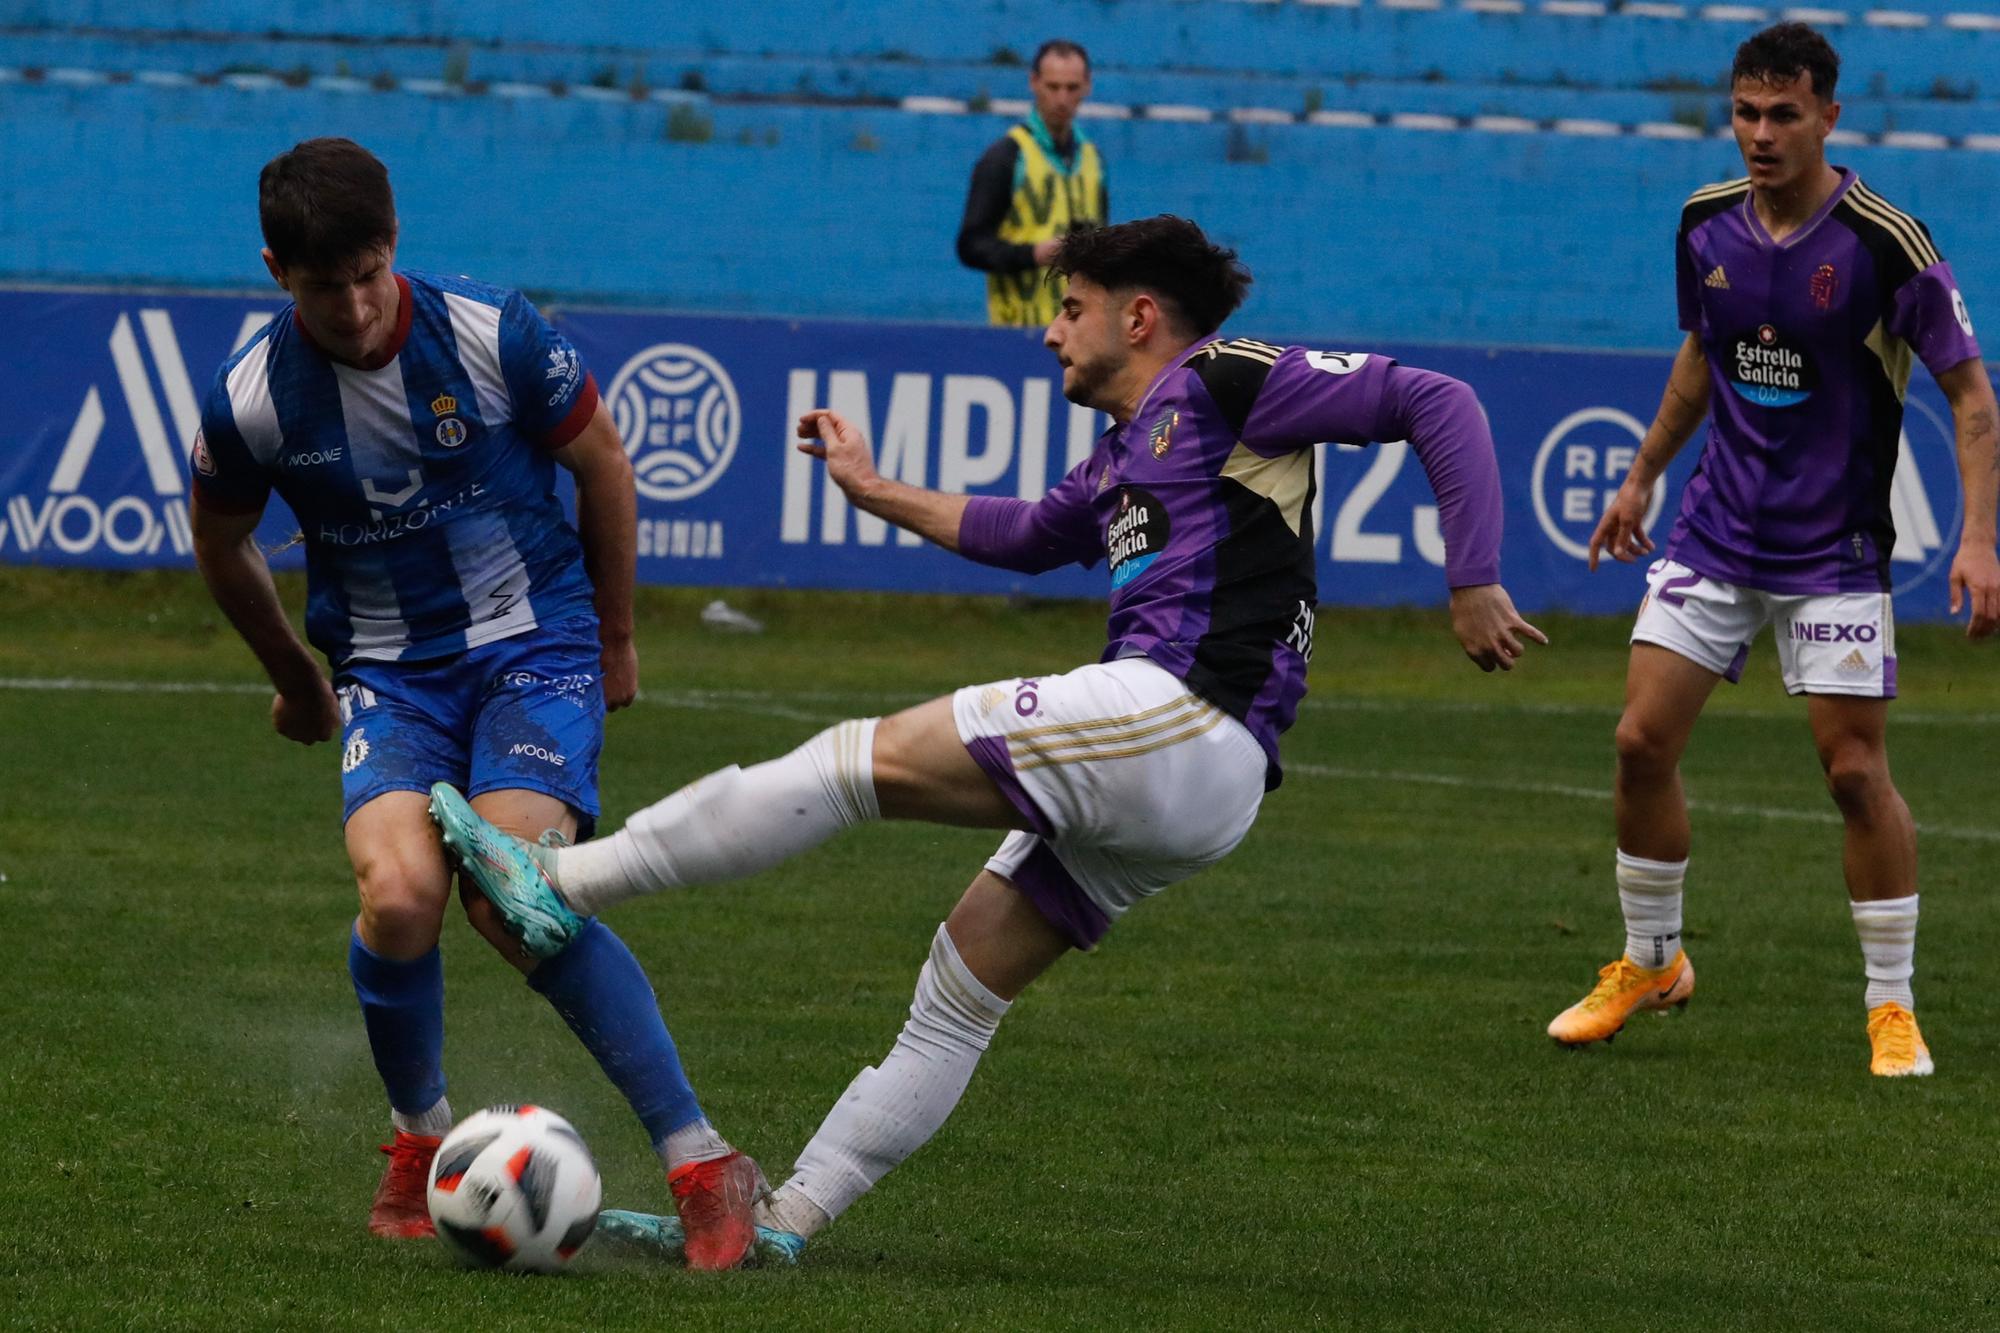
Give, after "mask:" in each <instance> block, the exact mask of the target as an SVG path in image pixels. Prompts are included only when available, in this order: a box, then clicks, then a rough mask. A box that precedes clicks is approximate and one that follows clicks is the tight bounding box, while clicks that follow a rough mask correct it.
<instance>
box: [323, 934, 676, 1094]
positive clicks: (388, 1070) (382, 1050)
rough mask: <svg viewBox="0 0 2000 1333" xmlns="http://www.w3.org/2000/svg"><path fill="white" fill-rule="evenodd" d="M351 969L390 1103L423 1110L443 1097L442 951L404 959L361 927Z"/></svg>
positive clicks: (350, 946) (350, 954) (354, 938)
mask: <svg viewBox="0 0 2000 1333" xmlns="http://www.w3.org/2000/svg"><path fill="white" fill-rule="evenodd" d="M628 956H629V955H628ZM347 971H348V974H349V975H350V976H352V977H353V978H354V994H355V996H356V998H358V999H359V1000H360V1001H361V1021H362V1022H363V1023H365V1024H366V1025H367V1027H368V1048H369V1050H371V1051H372V1052H374V1055H375V1069H376V1072H377V1073H379V1074H381V1075H382V1086H383V1087H385V1088H387V1089H388V1091H389V1105H390V1106H392V1107H394V1108H395V1109H396V1110H398V1111H401V1112H402V1113H403V1114H405V1115H411V1116H415V1115H421V1114H423V1113H424V1112H425V1111H428V1110H430V1109H431V1108H432V1107H433V1106H436V1105H437V1103H438V1101H439V1099H441V1098H442V1097H443V1096H444V965H443V963H442V962H441V961H440V960H439V958H438V951H437V950H436V949H435V948H433V949H432V950H431V951H430V952H429V953H427V954H425V955H424V956H423V957H421V958H413V959H411V960H410V961H409V962H399V961H397V960H396V959H394V958H384V957H382V956H381V955H380V954H378V953H375V952H374V951H372V950H371V949H369V947H368V946H367V945H365V944H363V943H362V942H361V935H360V933H359V932H358V931H356V932H353V933H352V934H350V936H349V938H348V942H347ZM675 1069H676V1070H677V1071H678V1069H679V1066H678V1065H676V1066H675Z"/></svg>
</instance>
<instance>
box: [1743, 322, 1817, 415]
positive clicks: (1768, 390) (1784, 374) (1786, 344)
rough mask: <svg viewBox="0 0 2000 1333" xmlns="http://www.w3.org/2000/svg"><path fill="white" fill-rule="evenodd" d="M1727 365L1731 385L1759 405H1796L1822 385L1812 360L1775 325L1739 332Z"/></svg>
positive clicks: (1762, 325)
mask: <svg viewBox="0 0 2000 1333" xmlns="http://www.w3.org/2000/svg"><path fill="white" fill-rule="evenodd" d="M1727 364H1728V366H1729V368H1730V371H1731V374H1730V378H1729V387H1730V388H1732V389H1734V390H1736V392H1737V394H1738V395H1739V396H1740V397H1742V398H1745V399H1747V400H1749V401H1750V402H1753V403H1755V404H1757V406H1759V407H1796V406H1798V405H1799V404H1800V403H1803V402H1804V401H1805V400H1806V399H1808V398H1810V397H1812V395H1813V390H1814V389H1817V388H1818V387H1819V375H1818V372H1817V371H1815V370H1814V369H1813V365H1812V362H1811V361H1809V360H1808V359H1807V358H1806V354H1805V353H1804V352H1803V351H1801V350H1799V349H1798V348H1797V347H1794V346H1793V345H1792V344H1791V342H1790V340H1788V339H1787V338H1786V337H1785V335H1784V334H1782V333H1780V332H1779V331H1778V329H1777V327H1776V326H1775V325H1772V324H1760V325H1758V326H1757V328H1756V329H1755V330H1754V331H1753V332H1750V333H1742V334H1738V335H1737V336H1736V337H1735V338H1734V339H1733V340H1732V341H1731V342H1730V344H1729V357H1728V362H1727Z"/></svg>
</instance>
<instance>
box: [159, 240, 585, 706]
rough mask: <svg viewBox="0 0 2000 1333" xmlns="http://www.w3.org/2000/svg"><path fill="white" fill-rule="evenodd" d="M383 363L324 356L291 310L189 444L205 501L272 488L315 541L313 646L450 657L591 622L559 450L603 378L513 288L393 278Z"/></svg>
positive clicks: (409, 657) (236, 359)
mask: <svg viewBox="0 0 2000 1333" xmlns="http://www.w3.org/2000/svg"><path fill="white" fill-rule="evenodd" d="M396 283H397V288H398V295H399V298H400V302H401V307H400V310H399V312H398V317H397V330H396V333H395V335H394V337H393V339H392V340H391V345H390V347H389V348H388V349H387V351H388V355H387V356H386V358H385V359H384V360H383V361H382V362H381V364H379V365H374V366H369V367H357V366H349V365H344V364H342V363H340V362H337V361H334V360H332V359H331V358H329V357H328V356H327V355H326V354H325V353H324V352H322V351H321V350H320V349H319V348H318V347H316V346H315V345H314V344H313V342H312V339H311V338H310V337H309V336H308V335H307V334H306V331H305V326H304V325H303V324H301V323H299V322H298V320H297V319H296V312H295V310H294V308H293V307H290V306H287V307H286V308H285V309H284V310H283V311H280V312H279V314H278V316H277V318H276V319H274V320H272V322H271V323H269V324H267V325H266V326H265V327H264V329H263V331H262V332H260V333H258V334H257V335H256V336H255V337H253V338H252V339H251V340H250V341H249V342H248V343H247V344H245V345H244V347H243V348H242V349H241V350H239V351H238V352H237V353H236V354H235V355H234V356H232V357H230V358H229V360H228V361H226V362H224V363H223V366H222V369H221V371H220V372H218V373H217V375H216V380H215V386H214V388H212V389H211V390H210V391H209V395H208V399H207V401H206V402H205V403H204V404H203V407H202V429H201V434H200V435H199V436H198V437H197V438H196V441H195V449H194V467H193V471H194V481H195V489H196V493H197V495H198V496H199V498H200V501H201V503H202V505H203V506H204V507H207V508H211V509H214V510H216V511H218V512H224V513H256V512H258V511H260V510H262V509H263V507H264V504H265V500H266V498H267V497H268V496H269V494H270V492H271V491H273V490H276V491H277V492H278V494H279V495H280V496H282V497H283V498H284V501H285V503H286V504H287V505H289V506H290V507H291V510H292V513H293V514H294V515H296V516H297V518H298V520H299V525H300V528H301V531H302V532H303V534H304V537H305V547H306V637H307V638H308V639H310V640H311V642H312V644H313V646H314V647H316V648H318V649H319V650H320V651H321V652H323V653H325V654H326V656H327V659H328V660H329V661H330V662H332V663H333V664H334V665H335V666H336V667H338V666H340V665H341V664H343V663H345V662H348V661H351V660H361V661H416V660H425V659H430V658H437V657H443V656H447V655H449V654H451V653H456V652H462V651H464V650H466V649H469V648H477V647H479V646H480V645H481V644H486V643H491V642H493V641H495V640H498V639H504V638H508V637H510V636H512V635H516V634H522V633H526V632H527V631H529V630H531V629H534V628H535V627H536V626H538V625H548V624H553V623H555V622H556V621H559V620H564V619H567V618H569V617H571V616H575V615H581V614H587V613H589V612H590V610H591V607H592V602H591V586H590V580H589V578H588V577H587V576H586V575H585V573H584V569H583V553H582V547H581V544H580V543H579V541H578V540H577V535H576V532H575V530H574V529H572V528H571V527H570V525H569V523H568V521H567V519H566V518H565V517H564V514H563V508H562V504H561V502H560V501H559V500H558V499H557V498H556V494H555V462H554V459H553V457H552V452H553V451H554V450H555V449H559V448H561V447H562V446H563V445H565V444H567V443H569V442H570V441H571V440H572V439H574V438H575V437H576V436H577V435H578V434H580V433H581V432H582V430H583V428H584V427H585V426H586V425H588V424H589V423H590V419H591V416H592V414H593V413H594V412H595V411H596V408H597V386H596V381H595V380H593V379H592V378H591V376H590V373H589V372H588V371H587V370H585V369H584V368H583V365H582V363H581V362H580V361H579V360H578V359H577V354H576V349H575V348H573V347H571V346H570V344H569V341H568V339H566V338H564V337H563V336H562V335H561V334H560V333H557V332H556V331H555V330H554V329H553V328H551V327H550V326H549V324H548V322H547V321H546V320H544V319H543V318H542V317H541V315H540V314H539V313H537V312H536V310H535V308H534V307H533V306H532V305H530V304H529V303H528V301H527V299H526V298H525V297H523V296H522V295H521V294H520V293H519V292H513V291H508V290H505V289H503V288H498V287H489V286H487V285H485V284H483V283H477V282H473V281H471V280H470V279H466V278H446V277H432V276H427V275H424V274H417V273H411V274H402V273H399V274H397V275H396Z"/></svg>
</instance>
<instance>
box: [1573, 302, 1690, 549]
mask: <svg viewBox="0 0 2000 1333" xmlns="http://www.w3.org/2000/svg"><path fill="white" fill-rule="evenodd" d="M1708 395H1709V377H1708V362H1707V360H1706V359H1705V358H1704V357H1703V356H1702V354H1701V339H1699V338H1697V337H1696V336H1695V335H1694V334H1692V333H1690V334H1688V335H1687V337H1686V338H1684V339H1682V341H1681V349H1680V351H1679V352H1677V353H1675V354H1674V368H1673V370H1672V371H1671V372H1669V373H1668V375H1667V390H1666V392H1665V393H1664V394H1662V395H1661V396H1660V410H1659V411H1658V412H1657V413H1656V414H1654V417H1653V424H1652V426H1651V427H1650V428H1648V430H1647V431H1646V438H1645V439H1644V440H1643V441H1642V442H1641V443H1640V445H1639V454H1638V456H1637V457H1636V458H1634V459H1633V460H1632V469H1631V471H1629V472H1627V473H1626V474H1625V481H1624V483H1623V484H1622V485H1620V486H1619V488H1618V494H1617V495H1616V496H1614V497H1613V498H1612V501H1611V503H1610V504H1609V505H1607V506H1606V507H1605V510H1604V516H1603V517H1602V518H1600V519H1598V520H1597V529H1596V531H1594V532H1592V533H1591V534H1590V568H1591V569H1592V570H1593V571H1594V570H1595V569H1596V568H1597V556H1598V553H1599V552H1600V551H1602V552H1604V553H1606V554H1608V555H1609V556H1610V557H1611V558H1612V559H1613V560H1618V561H1623V562H1625V563H1630V562H1631V561H1634V560H1637V559H1638V558H1639V557H1640V556H1643V555H1650V554H1652V550H1653V539H1652V538H1651V537H1648V536H1647V535H1646V507H1647V505H1648V504H1649V503H1650V502H1651V500H1652V498H1653V487H1654V486H1655V485H1656V484H1657V483H1658V482H1659V480H1660V475H1661V474H1662V473H1664V472H1665V471H1666V470H1667V464H1669V463H1671V462H1673V461H1674V455H1676V454H1678V453H1679V452H1680V451H1681V448H1682V446H1683V445H1685V444H1686V443H1687V442H1688V440H1689V439H1690V438H1692V437H1693V435H1694V432H1695V427H1697V426H1699V425H1701V423H1702V419H1703V418H1704V417H1706V416H1707V415H1708Z"/></svg>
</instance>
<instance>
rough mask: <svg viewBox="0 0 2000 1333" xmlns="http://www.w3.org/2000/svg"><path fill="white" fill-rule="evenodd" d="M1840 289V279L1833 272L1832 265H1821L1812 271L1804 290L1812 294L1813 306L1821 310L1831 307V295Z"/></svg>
mask: <svg viewBox="0 0 2000 1333" xmlns="http://www.w3.org/2000/svg"><path fill="white" fill-rule="evenodd" d="M1839 289H1840V277H1839V275H1838V274H1836V273H1835V272H1834V271H1833V265H1831V264H1821V265H1820V266H1819V267H1818V268H1816V269H1814V270H1813V275H1812V277H1811V278H1810V279H1808V280H1807V282H1806V290H1807V291H1809V292H1811V293H1812V299H1813V304H1814V305H1816V306H1818V307H1819V308H1820V309H1821V310H1829V309H1832V307H1833V294H1834V293H1835V292H1836V291H1838V290H1839Z"/></svg>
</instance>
